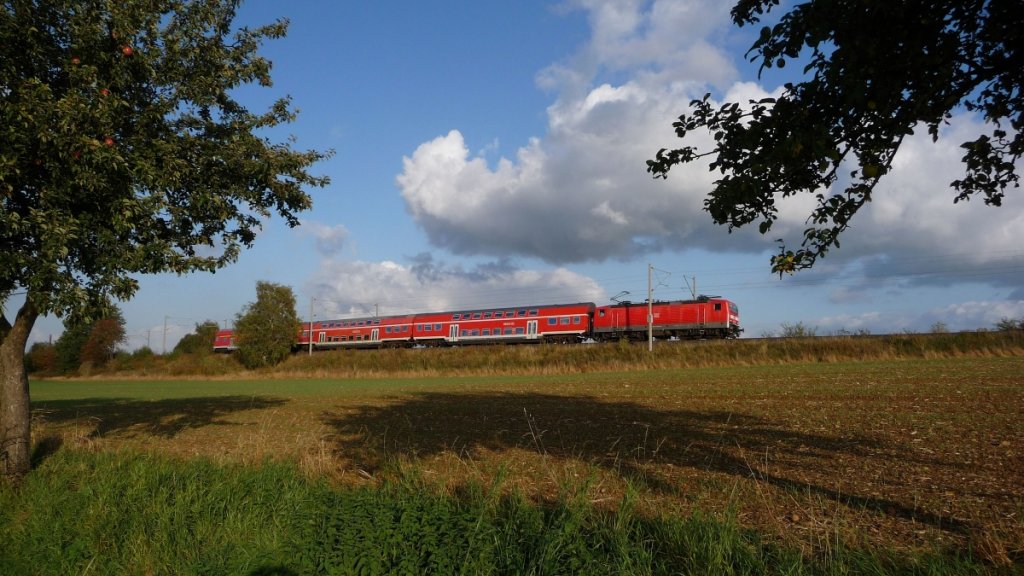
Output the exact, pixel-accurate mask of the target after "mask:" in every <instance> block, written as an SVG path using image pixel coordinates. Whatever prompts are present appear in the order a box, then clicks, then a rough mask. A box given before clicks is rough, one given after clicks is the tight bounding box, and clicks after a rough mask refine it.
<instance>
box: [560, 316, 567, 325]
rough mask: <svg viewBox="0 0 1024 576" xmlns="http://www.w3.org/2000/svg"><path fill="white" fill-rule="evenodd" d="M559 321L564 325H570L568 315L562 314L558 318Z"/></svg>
mask: <svg viewBox="0 0 1024 576" xmlns="http://www.w3.org/2000/svg"><path fill="white" fill-rule="evenodd" d="M558 323H559V324H561V325H562V326H568V325H569V317H568V316H562V317H561V318H559V319H558Z"/></svg>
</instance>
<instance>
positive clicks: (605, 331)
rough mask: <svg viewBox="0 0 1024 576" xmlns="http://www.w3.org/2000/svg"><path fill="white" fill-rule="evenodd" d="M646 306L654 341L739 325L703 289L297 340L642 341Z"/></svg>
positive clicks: (327, 325) (391, 321)
mask: <svg viewBox="0 0 1024 576" xmlns="http://www.w3.org/2000/svg"><path fill="white" fill-rule="evenodd" d="M648 311H650V316H651V323H650V324H651V325H650V334H651V335H653V337H654V338H656V339H659V340H667V339H672V338H676V339H696V338H736V337H738V336H739V334H740V332H742V328H740V317H739V309H738V308H737V307H736V305H735V304H734V303H732V302H731V301H729V300H725V299H723V298H719V297H717V296H715V297H708V296H701V297H699V298H697V299H696V300H676V301H672V302H659V301H655V302H653V303H652V304H651V305H650V306H648V304H647V303H646V302H644V303H631V302H620V303H616V304H612V305H608V306H596V305H595V304H594V303H592V302H580V303H577V304H553V305H543V306H517V307H514V308H513V307H501V308H479V309H467V310H457V311H450V312H427V313H423V314H403V315H396V316H381V317H367V318H349V319H344V320H324V321H319V322H317V321H314V322H313V323H312V325H310V323H308V322H307V323H305V324H303V327H302V331H301V332H300V333H299V334H298V338H297V340H296V344H295V346H296V348H298V349H302V350H305V349H308V348H310V338H312V348H314V349H317V350H332V349H342V348H388V347H412V346H461V345H470V344H524V343H536V342H553V343H575V342H583V341H587V340H594V341H597V342H606V341H611V340H621V339H627V340H643V339H646V338H647V337H648V334H649V327H648ZM235 347H236V345H235V341H234V334H233V333H232V331H231V330H220V331H219V332H217V337H216V340H215V341H214V345H213V349H214V351H217V352H230V351H232V350H234V349H235Z"/></svg>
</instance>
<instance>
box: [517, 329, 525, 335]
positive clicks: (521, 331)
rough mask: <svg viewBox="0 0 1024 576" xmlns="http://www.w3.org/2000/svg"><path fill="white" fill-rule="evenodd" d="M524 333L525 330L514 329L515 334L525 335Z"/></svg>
mask: <svg viewBox="0 0 1024 576" xmlns="http://www.w3.org/2000/svg"><path fill="white" fill-rule="evenodd" d="M525 333H526V330H524V329H522V328H516V334H525Z"/></svg>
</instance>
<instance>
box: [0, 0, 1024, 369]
mask: <svg viewBox="0 0 1024 576" xmlns="http://www.w3.org/2000/svg"><path fill="white" fill-rule="evenodd" d="M731 4H732V3H729V2H721V1H720V0H672V1H641V0H617V1H612V0H555V1H544V0H532V1H527V2H507V1H506V2H497V1H492V0H468V1H462V0H451V1H448V2H443V3H439V2H438V3H435V2H417V1H398V0H381V1H374V2H354V1H341V2H335V1H312V0H295V1H293V2H279V1H276V0H249V1H248V2H246V3H245V4H243V6H242V8H241V9H240V12H239V18H238V23H239V24H241V25H247V26H255V25H259V24H262V23H269V22H272V21H274V20H275V19H278V18H287V19H288V20H289V21H290V26H289V31H288V35H287V37H286V38H284V39H280V40H275V41H270V42H268V43H267V44H266V45H265V46H264V48H263V50H262V53H263V54H264V55H265V56H267V57H268V58H270V59H271V60H272V61H273V64H274V67H273V72H272V76H273V86H272V87H271V88H257V87H254V88H252V89H249V88H247V89H245V91H243V92H240V93H239V99H240V100H241V101H242V102H244V103H246V104H248V105H250V106H251V109H253V110H259V109H261V107H262V108H265V107H266V106H267V105H268V104H269V103H270V102H271V101H273V99H275V98H277V97H280V96H282V95H289V96H291V98H292V99H293V103H294V105H295V106H296V107H297V108H298V109H299V110H300V112H299V116H298V118H297V120H296V121H295V122H294V123H292V124H289V125H287V126H286V127H284V128H283V129H278V130H276V131H275V132H274V133H272V134H269V135H268V137H271V138H273V139H275V140H278V141H280V140H283V139H285V138H288V137H294V138H295V142H294V147H295V148H297V149H318V150H326V149H332V150H334V152H335V154H334V156H333V157H332V158H330V159H329V160H326V161H324V162H322V163H320V164H317V165H316V166H314V167H313V168H312V172H313V173H314V174H318V175H326V176H329V177H330V179H331V183H330V185H329V186H327V187H325V188H322V189H312V190H310V192H311V194H312V197H313V208H312V210H310V211H308V212H304V213H302V214H301V215H300V218H301V220H302V225H301V226H299V227H297V228H288V226H287V225H286V224H285V223H284V221H283V220H282V219H280V218H276V219H270V220H268V221H266V222H265V225H264V228H263V230H262V232H261V233H260V236H259V238H258V239H257V240H256V244H255V246H254V248H253V249H251V250H248V251H246V252H244V253H243V254H242V256H241V257H240V258H239V260H238V262H237V263H235V264H234V265H232V266H230V267H228V268H225V269H223V270H221V271H218V272H217V273H216V274H207V273H196V274H191V275H186V276H175V275H156V276H144V277H141V278H140V284H141V287H140V290H139V291H138V293H137V294H136V296H135V298H133V299H132V300H130V301H128V302H123V303H120V307H121V309H122V311H123V313H124V316H125V320H126V329H127V332H128V341H127V342H126V344H125V348H126V349H128V350H132V349H137V348H139V347H142V346H149V347H150V348H152V349H153V350H154V351H156V352H158V353H159V352H163V351H170V350H171V349H173V346H174V344H175V343H176V342H177V340H178V339H179V338H180V337H181V336H183V335H184V334H186V333H188V332H191V331H192V330H193V329H194V327H195V325H196V324H197V323H199V322H202V321H204V320H213V321H215V322H217V323H219V324H221V325H230V323H231V322H232V321H233V319H234V318H235V316H236V315H237V314H238V313H239V312H242V311H243V309H244V307H245V305H246V304H248V303H250V302H252V301H254V300H255V287H256V282H258V281H261V280H262V281H269V282H275V283H279V284H284V285H287V286H290V287H291V288H292V289H293V291H294V293H295V295H296V298H297V302H298V311H299V314H300V316H301V317H302V318H304V319H308V318H309V315H310V311H311V310H312V314H313V316H314V317H315V318H317V319H327V318H345V317H355V316H368V315H373V314H379V315H387V314H400V313H407V312H417V311H422V312H426V311H439V310H451V309H460V308H477V307H489V306H493V307H498V306H517V305H528V304H531V303H532V304H547V303H569V302H596V303H598V304H603V303H607V302H608V301H609V299H610V298H612V297H615V296H617V295H620V294H621V293H622V292H628V293H629V294H628V295H624V296H619V298H620V299H627V300H633V301H644V300H646V298H647V293H648V277H649V274H648V273H649V270H651V271H652V272H651V274H650V277H651V278H652V286H653V295H654V298H656V299H663V300H667V299H681V298H688V297H689V296H690V295H691V292H692V291H693V290H694V285H696V287H695V290H696V292H697V293H699V294H709V295H720V296H724V297H726V298H728V299H730V300H732V301H734V302H736V303H737V305H738V306H739V309H740V317H741V324H742V326H743V327H744V328H745V332H744V336H745V337H761V336H766V335H773V334H777V333H779V332H780V331H781V328H782V325H783V324H789V325H794V324H796V323H802V324H803V325H804V326H805V327H807V328H810V329H814V330H816V331H817V333H818V334H832V333H837V332H842V331H847V332H858V331H868V332H871V333H875V334H878V333H898V332H923V331H928V330H929V329H931V327H932V326H934V325H936V324H937V323H942V324H943V325H944V326H945V327H946V328H947V329H949V330H974V329H978V328H992V327H993V326H994V325H995V323H996V322H998V321H999V320H1000V319H1002V318H1024V209H1022V208H1024V194H1022V193H1021V191H1020V190H1009V191H1008V193H1007V195H1006V198H1005V199H1004V202H1003V205H1002V207H999V208H996V207H991V206H986V205H985V204H984V203H983V202H982V201H981V200H980V199H976V200H972V201H970V202H961V203H959V204H956V205H954V203H953V198H954V196H955V193H954V192H953V191H952V189H951V188H950V186H949V183H950V182H951V181H953V180H955V179H956V178H958V177H959V176H960V175H961V174H962V165H961V163H960V157H961V156H962V154H961V152H960V148H959V145H960V143H962V142H964V141H966V140H967V139H969V138H973V137H974V136H976V135H977V133H978V131H979V130H981V129H983V128H981V127H980V125H981V122H980V119H979V118H978V117H977V116H974V115H971V114H967V113H965V112H960V113H957V114H955V115H954V116H953V117H952V118H951V119H950V121H949V123H948V125H947V126H945V127H944V128H943V130H942V131H941V133H940V137H939V139H938V141H937V142H934V143H933V142H932V141H931V139H930V137H928V135H927V133H926V131H924V130H919V134H917V135H915V136H912V137H910V138H908V139H907V140H906V141H905V142H904V145H903V147H902V149H901V150H900V152H899V153H898V155H897V156H896V160H895V162H894V169H893V170H892V172H891V173H890V174H889V175H887V176H886V177H885V178H883V179H882V181H881V182H880V183H879V185H878V187H877V188H876V190H875V193H874V195H873V201H872V202H871V203H870V204H868V205H866V206H865V207H864V208H863V209H862V210H861V211H860V212H859V213H858V214H857V215H856V217H855V219H854V221H853V224H852V226H851V228H850V229H849V230H848V231H847V232H846V233H845V236H844V237H842V247H841V249H839V250H837V251H835V250H834V251H832V252H830V253H829V254H828V256H827V257H826V258H825V259H824V260H820V261H819V262H818V263H817V264H816V265H815V267H814V269H813V270H810V271H801V272H798V273H797V274H795V275H792V276H788V275H784V276H783V277H782V278H780V277H779V276H778V275H773V274H771V272H770V264H769V258H770V256H771V255H772V254H773V253H775V252H776V251H777V244H776V243H775V240H776V239H777V238H783V239H785V240H786V241H787V244H788V245H790V246H791V247H795V246H797V245H798V244H799V241H800V239H801V237H802V231H803V229H804V228H805V227H806V225H805V221H806V218H807V216H808V214H809V213H810V210H811V209H812V208H813V203H814V199H813V198H797V199H789V200H787V201H786V202H785V203H784V204H781V207H782V208H781V214H780V218H779V220H778V221H777V222H776V223H775V225H774V226H773V228H772V230H771V231H770V233H769V234H768V235H767V236H761V235H760V234H758V232H757V230H756V226H753V227H751V228H750V229H747V228H742V229H737V230H734V231H732V233H730V232H729V231H728V229H727V228H725V227H721V226H717V225H715V224H714V223H713V222H712V221H711V217H710V215H709V214H708V213H707V212H705V211H703V209H702V208H703V201H704V198H705V197H706V195H707V193H708V192H709V190H710V188H711V185H712V182H713V181H714V179H715V175H714V174H713V173H710V172H709V171H708V169H707V166H706V164H703V165H701V164H696V165H691V166H685V167H677V168H676V169H674V170H673V171H672V172H671V174H670V176H669V178H668V179H667V180H658V179H654V178H652V177H651V175H650V174H648V173H647V172H646V164H645V161H646V160H647V159H649V158H652V157H653V156H654V154H655V153H656V152H657V151H658V150H659V149H661V148H672V147H677V146H679V145H681V141H680V140H678V139H677V138H676V137H675V135H674V132H673V129H672V126H671V125H672V122H673V121H674V120H675V119H676V118H677V117H678V116H679V115H680V114H682V113H683V112H685V111H686V110H687V104H688V102H689V101H690V100H692V99H694V98H700V97H702V96H703V95H704V94H705V93H711V95H712V98H713V99H714V100H715V101H716V102H723V101H738V102H747V101H748V100H750V99H758V98H762V97H765V96H769V95H771V94H773V93H777V92H778V91H779V89H780V86H781V84H782V83H784V82H786V81H788V80H792V79H793V78H787V77H782V76H779V75H778V73H773V74H766V75H764V76H762V77H758V74H757V72H758V71H757V68H756V67H755V66H754V65H752V64H751V63H749V62H748V61H747V60H746V59H745V57H744V54H745V52H746V51H747V49H748V48H749V47H750V45H751V44H752V42H753V40H754V39H755V36H754V35H755V34H756V32H757V31H758V29H759V27H757V26H755V27H753V29H747V28H744V29H737V28H736V27H734V26H733V25H732V23H731V21H730V20H729V17H728V11H729V7H730V6H731ZM786 4H787V3H786V2H783V5H786ZM793 68H794V67H789V69H788V71H789V72H790V73H792V72H794V71H793V70H792V69H793ZM1021 169H1022V170H1024V167H1022V168H1021ZM8 311H9V312H10V311H11V310H8ZM61 331H62V325H61V321H60V320H59V319H57V318H53V317H46V318H42V319H40V320H39V321H38V322H37V324H36V327H35V329H34V330H33V332H32V336H31V337H30V341H47V340H49V339H51V338H52V339H55V338H56V337H57V336H59V334H60V332H61Z"/></svg>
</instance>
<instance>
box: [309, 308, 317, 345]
mask: <svg viewBox="0 0 1024 576" xmlns="http://www.w3.org/2000/svg"><path fill="white" fill-rule="evenodd" d="M315 300H316V298H314V297H312V296H310V297H309V355H310V356H312V355H313V301H315Z"/></svg>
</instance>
